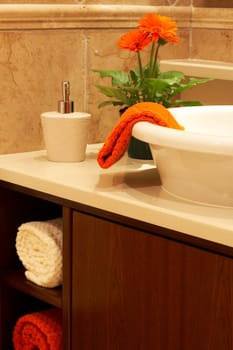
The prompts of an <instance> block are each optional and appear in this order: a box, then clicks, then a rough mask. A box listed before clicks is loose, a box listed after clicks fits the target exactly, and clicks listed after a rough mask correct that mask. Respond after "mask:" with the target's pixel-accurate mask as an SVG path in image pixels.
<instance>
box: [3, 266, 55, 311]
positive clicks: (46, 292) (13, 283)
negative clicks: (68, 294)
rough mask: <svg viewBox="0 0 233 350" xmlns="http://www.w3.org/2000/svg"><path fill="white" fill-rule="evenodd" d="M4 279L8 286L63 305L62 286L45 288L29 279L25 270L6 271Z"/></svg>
mask: <svg viewBox="0 0 233 350" xmlns="http://www.w3.org/2000/svg"><path fill="white" fill-rule="evenodd" d="M3 281H4V283H5V284H6V285H7V286H10V287H12V288H14V289H16V290H19V291H21V292H23V293H25V294H28V295H30V296H32V297H34V298H37V299H39V300H41V301H43V302H46V303H48V304H51V305H53V306H55V307H59V308H61V307H62V287H56V288H44V287H40V286H37V285H36V284H34V283H32V282H30V281H28V280H27V279H26V277H25V275H24V271H23V270H10V271H7V272H5V273H4V275H3Z"/></svg>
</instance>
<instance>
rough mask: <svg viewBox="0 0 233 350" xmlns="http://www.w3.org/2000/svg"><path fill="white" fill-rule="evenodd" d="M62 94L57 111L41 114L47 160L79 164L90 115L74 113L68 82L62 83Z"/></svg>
mask: <svg viewBox="0 0 233 350" xmlns="http://www.w3.org/2000/svg"><path fill="white" fill-rule="evenodd" d="M62 94H63V100H60V101H58V111H53V112H45V113H42V114H41V123H42V130H43V135H44V141H45V148H46V150H47V158H48V160H50V161H54V162H81V161H83V160H84V159H85V153H86V146H87V138H88V130H89V125H90V119H91V115H90V114H89V113H85V112H74V102H73V101H72V100H70V83H69V81H66V80H65V81H63V82H62Z"/></svg>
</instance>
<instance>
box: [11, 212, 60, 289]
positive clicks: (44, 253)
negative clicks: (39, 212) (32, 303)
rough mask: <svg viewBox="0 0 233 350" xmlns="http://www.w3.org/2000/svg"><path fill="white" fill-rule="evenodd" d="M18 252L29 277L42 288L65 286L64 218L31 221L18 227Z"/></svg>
mask: <svg viewBox="0 0 233 350" xmlns="http://www.w3.org/2000/svg"><path fill="white" fill-rule="evenodd" d="M16 251H17V254H18V257H19V259H20V260H21V262H22V264H23V266H24V267H25V269H26V271H25V276H26V278H27V279H28V280H30V281H31V282H33V283H35V284H37V285H39V286H42V287H49V288H53V287H57V286H59V285H60V284H61V283H62V219H61V218H58V219H54V220H48V221H30V222H27V223H24V224H22V225H21V226H19V227H18V232H17V236H16Z"/></svg>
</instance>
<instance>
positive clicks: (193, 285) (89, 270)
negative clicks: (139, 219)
mask: <svg viewBox="0 0 233 350" xmlns="http://www.w3.org/2000/svg"><path fill="white" fill-rule="evenodd" d="M72 320H73V325H72V327H73V332H72V349H82V350H102V349H105V350H115V349H117V350H126V349H127V350H145V349H146V350H154V349H156V350H197V349H198V350H223V349H224V350H232V349H233V261H232V260H231V259H229V258H227V257H224V256H220V255H218V254H214V253H209V252H206V251H204V250H201V249H197V248H193V247H190V246H188V245H185V244H182V243H178V242H173V241H171V240H168V239H165V238H161V237H159V236H158V237H156V236H155V235H149V234H144V233H143V232H140V231H139V230H135V229H132V228H130V227H125V226H122V225H119V224H114V223H112V222H110V221H106V220H102V219H98V218H93V217H91V216H89V215H85V214H81V213H74V219H73V264H72Z"/></svg>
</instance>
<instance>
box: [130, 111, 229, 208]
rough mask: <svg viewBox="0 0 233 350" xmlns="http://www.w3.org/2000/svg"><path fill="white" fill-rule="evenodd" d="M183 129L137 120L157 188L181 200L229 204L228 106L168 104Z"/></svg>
mask: <svg viewBox="0 0 233 350" xmlns="http://www.w3.org/2000/svg"><path fill="white" fill-rule="evenodd" d="M170 111H171V113H172V115H173V116H174V117H175V118H176V120H177V121H178V122H179V123H180V124H182V125H183V126H184V127H185V130H184V131H181V130H175V129H170V128H166V127H161V126H157V125H153V124H150V123H147V122H140V123H137V124H136V125H135V126H134V128H133V136H134V137H136V138H138V139H140V140H142V141H146V142H148V143H149V144H150V147H151V151H152V155H153V159H154V162H155V164H156V166H157V168H158V172H159V175H160V178H161V183H162V187H163V189H164V190H165V191H167V192H169V193H171V194H172V195H175V196H178V197H181V198H183V199H186V200H189V201H193V202H199V203H205V204H209V205H215V206H224V207H233V105H230V106H200V107H179V108H171V109H170Z"/></svg>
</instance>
